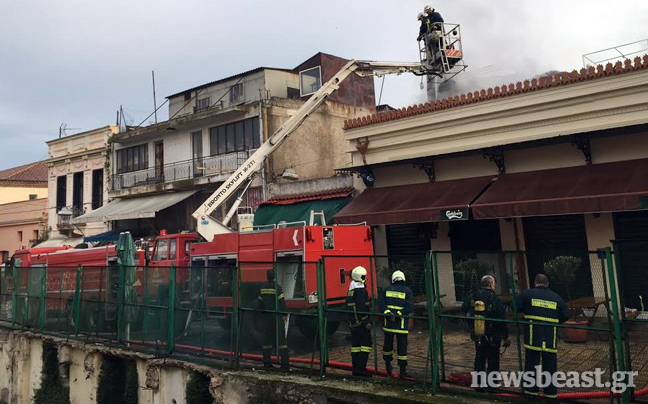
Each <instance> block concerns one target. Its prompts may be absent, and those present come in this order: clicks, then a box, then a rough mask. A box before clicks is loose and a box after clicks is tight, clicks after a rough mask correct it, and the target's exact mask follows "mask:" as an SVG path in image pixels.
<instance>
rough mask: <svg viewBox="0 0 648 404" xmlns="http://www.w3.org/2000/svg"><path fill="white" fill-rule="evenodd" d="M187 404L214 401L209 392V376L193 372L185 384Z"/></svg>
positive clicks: (208, 403) (209, 403)
mask: <svg viewBox="0 0 648 404" xmlns="http://www.w3.org/2000/svg"><path fill="white" fill-rule="evenodd" d="M185 400H186V402H187V404H211V403H213V402H214V399H213V397H212V396H211V394H210V393H209V377H207V376H205V375H204V374H202V373H198V372H192V373H191V376H190V377H189V381H188V382H187V385H186V386H185Z"/></svg>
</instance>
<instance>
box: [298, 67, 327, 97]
mask: <svg viewBox="0 0 648 404" xmlns="http://www.w3.org/2000/svg"><path fill="white" fill-rule="evenodd" d="M320 87H322V70H321V68H320V66H317V67H313V68H312V69H307V70H304V71H301V72H299V91H300V93H301V96H302V97H303V96H305V95H310V94H313V93H314V92H315V91H317V90H319V89H320Z"/></svg>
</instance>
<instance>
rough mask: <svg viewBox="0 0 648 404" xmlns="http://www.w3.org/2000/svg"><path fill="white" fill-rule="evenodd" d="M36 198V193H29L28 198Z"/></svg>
mask: <svg viewBox="0 0 648 404" xmlns="http://www.w3.org/2000/svg"><path fill="white" fill-rule="evenodd" d="M36 198H38V195H36V194H29V200H32V199H36Z"/></svg>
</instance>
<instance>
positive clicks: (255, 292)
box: [0, 244, 648, 401]
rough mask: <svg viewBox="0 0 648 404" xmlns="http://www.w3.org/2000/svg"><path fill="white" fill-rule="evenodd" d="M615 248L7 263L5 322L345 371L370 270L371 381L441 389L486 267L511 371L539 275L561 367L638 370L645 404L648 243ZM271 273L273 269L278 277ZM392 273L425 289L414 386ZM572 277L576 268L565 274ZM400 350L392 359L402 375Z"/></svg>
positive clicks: (462, 344) (227, 359)
mask: <svg viewBox="0 0 648 404" xmlns="http://www.w3.org/2000/svg"><path fill="white" fill-rule="evenodd" d="M641 248H643V246H642V247H641ZM615 251H616V254H614V253H613V252H612V250H611V249H607V250H601V251H590V252H584V251H527V252H524V251H511V252H488V251H485V252H483V251H431V252H429V253H427V254H421V255H408V256H394V255H390V256H351V257H350V256H345V257H344V258H341V257H338V256H330V257H329V256H326V257H323V258H322V259H321V260H320V261H318V262H303V261H301V260H300V258H298V257H292V256H286V257H280V258H278V259H277V261H275V262H266V263H259V262H253V263H246V262H234V261H233V260H231V261H226V260H225V261H218V262H217V261H210V260H208V259H205V261H202V262H199V261H194V262H193V263H192V266H188V267H175V266H170V267H125V266H119V265H117V264H116V263H115V264H112V265H107V266H103V267H81V266H79V267H64V268H60V267H58V268H57V267H38V268H21V267H15V268H2V269H1V270H0V324H1V325H2V326H5V327H13V328H18V329H26V328H29V329H31V330H33V331H37V332H42V333H47V334H53V335H59V336H63V337H66V338H70V339H75V340H78V341H83V342H89V343H94V342H100V343H103V344H107V345H115V346H120V347H122V348H127V349H133V350H138V351H142V352H147V353H150V354H153V355H158V356H175V357H178V358H183V359H188V360H197V361H201V362H207V363H214V364H215V365H217V366H226V367H232V368H233V367H238V366H253V367H259V366H261V364H262V362H263V359H264V354H266V357H267V356H268V352H269V357H270V361H271V362H272V364H273V365H274V366H279V365H281V364H282V353H283V352H284V349H287V353H288V355H287V356H288V358H289V359H288V361H289V363H288V364H289V366H290V368H292V369H299V370H301V371H304V372H306V373H308V374H310V375H313V376H318V377H321V376H325V375H326V376H328V377H337V376H345V377H346V376H348V375H349V373H350V370H351V341H350V334H351V332H350V328H349V318H350V312H349V307H348V306H347V304H346V297H347V292H348V290H349V285H350V282H351V279H350V273H351V270H352V269H353V267H355V266H359V265H361V266H364V267H365V268H366V269H367V271H368V274H369V276H368V281H367V283H366V288H367V290H368V291H369V294H370V303H371V304H370V309H369V310H368V312H367V313H366V314H367V315H368V316H369V319H370V322H371V352H370V354H369V360H368V364H367V370H368V371H369V372H370V373H371V374H372V375H373V376H374V380H378V381H380V382H385V383H401V384H404V385H406V386H408V388H417V389H424V390H426V391H429V392H432V393H434V392H436V391H438V390H439V389H441V388H446V387H447V385H448V384H451V383H455V382H457V381H458V380H460V377H458V375H461V374H465V372H470V371H471V370H473V361H474V355H475V343H474V342H473V341H472V340H471V338H470V336H471V327H472V320H474V317H469V316H467V315H466V313H465V310H462V305H463V302H465V301H466V300H467V296H469V295H470V293H471V292H472V291H474V290H475V289H476V288H478V284H479V280H480V278H481V277H482V276H483V275H486V274H490V275H493V276H494V277H495V279H496V293H497V294H498V297H499V299H501V301H502V302H503V304H504V306H505V307H506V311H505V316H504V317H503V318H491V319H488V320H489V321H492V322H494V323H504V324H506V327H507V329H508V331H509V335H510V341H511V346H510V347H509V348H507V349H504V348H502V349H501V357H500V359H501V360H500V363H501V365H500V369H501V370H506V371H520V370H522V369H523V368H524V357H525V348H524V347H523V344H522V341H523V337H524V336H523V329H524V328H525V325H527V324H529V320H528V319H526V318H524V317H523V314H522V313H519V312H518V307H517V296H518V294H519V293H520V292H521V291H523V290H524V289H527V288H528V287H530V286H532V282H533V277H534V276H535V275H536V274H537V273H547V274H548V275H549V278H550V287H551V288H552V289H553V290H555V291H556V292H557V293H558V294H559V295H561V296H562V297H563V299H564V300H565V301H566V302H567V305H568V306H569V307H570V313H571V320H573V321H572V322H570V323H567V324H560V325H558V330H559V331H558V333H557V338H558V339H559V343H558V346H559V348H558V365H559V370H565V371H578V372H582V371H587V370H592V369H593V368H601V369H604V370H605V371H606V373H605V376H606V377H611V375H612V372H613V371H614V370H640V375H639V377H638V378H635V383H636V385H637V386H638V387H637V388H635V389H632V390H630V391H628V392H627V393H625V394H624V395H623V396H620V397H619V398H618V399H619V400H626V401H627V400H629V399H631V398H634V399H637V400H641V399H642V398H643V397H644V394H645V393H648V391H644V390H643V388H644V386H646V385H648V378H646V376H645V375H643V374H642V372H641V371H643V368H644V366H645V365H646V364H647V363H648V349H647V348H646V344H645V340H646V336H647V335H646V334H647V333H648V316H646V314H645V312H644V311H643V310H644V308H643V306H641V301H642V295H641V294H639V296H641V297H638V296H637V294H636V293H635V292H634V291H635V290H637V288H636V286H635V285H628V284H627V283H628V281H629V280H630V281H632V280H633V278H631V275H629V274H628V273H626V272H624V268H629V269H630V270H632V271H633V273H637V270H636V269H635V268H643V266H642V265H643V264H644V263H648V252H646V251H648V249H646V248H643V249H642V250H640V249H639V247H638V246H636V245H635V246H632V245H630V244H627V245H621V244H619V245H617V246H615ZM638 251H640V252H638ZM268 270H272V271H274V274H275V275H274V278H273V279H271V280H269V278H268V276H267V274H268ZM395 270H401V271H403V272H404V273H405V275H406V278H407V284H408V286H409V287H410V288H411V290H412V291H413V294H414V307H413V312H412V313H411V314H410V315H409V316H407V319H406V320H407V321H408V324H409V325H408V329H409V333H408V342H409V344H408V352H407V357H408V367H407V370H408V373H409V374H410V376H411V379H407V380H397V379H393V378H389V377H387V375H386V372H385V369H386V367H385V362H384V360H383V346H384V341H385V334H384V332H383V329H382V328H383V324H384V321H385V316H384V314H383V313H382V311H381V310H380V309H379V307H378V299H379V296H380V294H381V293H383V292H384V288H385V287H386V286H387V285H388V284H389V283H390V277H391V273H392V272H393V271H395ZM566 272H571V273H573V274H574V276H573V277H572V278H570V277H564V276H563V275H564V273H566ZM635 276H639V275H635ZM642 279H643V278H642ZM637 282H639V283H640V282H642V281H639V280H638V281H637ZM273 291H274V292H273ZM272 293H274V294H272ZM268 296H271V298H272V299H271V300H267V298H268ZM273 301H274V304H273ZM281 301H283V302H285V305H284V304H283V303H282V302H281ZM633 308H634V309H636V310H632V309H633ZM566 340H574V342H567V341H566ZM396 345H397V344H396V341H394V350H393V351H394V359H393V362H392V363H393V365H394V368H395V369H396V373H398V366H397V359H396V357H397V355H396V351H397V349H396ZM607 381H612V380H611V379H607ZM446 383H448V384H446ZM509 391H510V392H513V393H515V392H516V391H515V390H512V391H511V390H509ZM574 392H585V393H592V392H595V393H596V394H597V397H599V398H600V399H602V400H605V397H603V396H604V395H605V394H606V391H605V390H603V391H596V389H595V388H588V389H580V390H578V389H571V390H570V391H569V392H568V391H561V392H560V393H562V394H567V395H563V396H562V398H574V397H575V396H569V394H571V393H574Z"/></svg>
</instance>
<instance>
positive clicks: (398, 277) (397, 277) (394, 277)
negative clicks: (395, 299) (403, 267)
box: [392, 271, 405, 283]
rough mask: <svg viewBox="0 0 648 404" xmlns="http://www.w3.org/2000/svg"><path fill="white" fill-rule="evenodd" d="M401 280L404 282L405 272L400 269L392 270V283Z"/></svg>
mask: <svg viewBox="0 0 648 404" xmlns="http://www.w3.org/2000/svg"><path fill="white" fill-rule="evenodd" d="M398 281H403V282H405V274H404V273H403V272H402V271H394V273H393V274H392V283H394V282H398Z"/></svg>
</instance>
